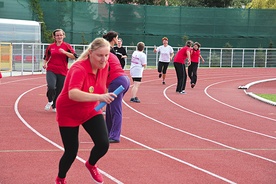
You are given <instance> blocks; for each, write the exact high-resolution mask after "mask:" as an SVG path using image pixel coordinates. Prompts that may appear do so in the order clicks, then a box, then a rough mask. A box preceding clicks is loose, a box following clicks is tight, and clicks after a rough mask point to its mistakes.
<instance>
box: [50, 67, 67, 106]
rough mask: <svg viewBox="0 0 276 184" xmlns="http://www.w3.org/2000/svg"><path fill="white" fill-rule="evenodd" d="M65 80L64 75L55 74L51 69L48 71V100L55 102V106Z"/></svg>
mask: <svg viewBox="0 0 276 184" xmlns="http://www.w3.org/2000/svg"><path fill="white" fill-rule="evenodd" d="M64 80H65V76H64V75H60V74H55V73H54V72H51V71H47V73H46V81H47V87H48V89H47V94H46V96H47V98H48V102H53V105H52V107H53V108H56V100H57V97H58V95H59V94H60V92H61V90H62V88H63V84H64Z"/></svg>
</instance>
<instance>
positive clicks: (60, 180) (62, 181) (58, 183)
mask: <svg viewBox="0 0 276 184" xmlns="http://www.w3.org/2000/svg"><path fill="white" fill-rule="evenodd" d="M66 183H67V182H66V180H65V178H59V177H57V178H56V181H55V184H66Z"/></svg>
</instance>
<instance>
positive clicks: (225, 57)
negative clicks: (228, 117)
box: [2, 43, 276, 72]
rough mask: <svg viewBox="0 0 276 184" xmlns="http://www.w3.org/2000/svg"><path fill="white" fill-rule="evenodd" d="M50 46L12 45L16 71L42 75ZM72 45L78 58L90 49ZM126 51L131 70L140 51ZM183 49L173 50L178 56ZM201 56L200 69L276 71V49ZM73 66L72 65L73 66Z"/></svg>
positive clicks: (152, 62) (152, 60)
mask: <svg viewBox="0 0 276 184" xmlns="http://www.w3.org/2000/svg"><path fill="white" fill-rule="evenodd" d="M48 45H49V44H44V43H41V44H38V43H12V71H21V72H24V71H28V72H37V71H42V70H43V69H42V63H43V55H44V51H45V49H46V47H47V46H48ZM71 45H72V47H73V48H74V49H75V50H76V53H77V54H78V55H80V54H81V53H82V52H83V51H84V50H85V49H86V48H87V45H76V44H75V45H74V44H71ZM124 47H125V49H126V51H127V55H128V57H127V59H126V69H127V68H128V67H129V64H130V59H131V55H132V53H133V51H134V50H136V47H135V46H124ZM180 48H181V47H173V49H174V52H175V54H176V53H177V51H178V50H179V49H180ZM144 52H145V53H146V55H147V62H148V67H153V68H154V67H156V66H157V63H158V57H159V56H158V54H156V53H154V52H153V46H146V48H145V51H144ZM201 55H202V57H203V58H204V60H205V63H204V64H203V63H200V65H199V66H200V67H276V49H270V48H201ZM72 62H73V61H70V63H72ZM171 66H172V65H171ZM2 70H3V69H2Z"/></svg>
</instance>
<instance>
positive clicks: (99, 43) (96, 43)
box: [76, 38, 110, 62]
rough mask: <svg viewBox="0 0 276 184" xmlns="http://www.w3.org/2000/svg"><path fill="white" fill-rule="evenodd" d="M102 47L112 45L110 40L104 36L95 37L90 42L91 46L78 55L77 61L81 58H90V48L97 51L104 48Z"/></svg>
mask: <svg viewBox="0 0 276 184" xmlns="http://www.w3.org/2000/svg"><path fill="white" fill-rule="evenodd" d="M102 47H110V44H109V42H108V41H107V40H106V39H104V38H96V39H94V40H93V41H92V42H91V43H90V44H89V46H88V47H87V49H86V50H85V51H83V52H82V53H81V55H80V57H78V59H77V60H76V62H77V61H80V60H84V59H87V58H88V54H89V50H92V51H95V50H97V49H99V48H102Z"/></svg>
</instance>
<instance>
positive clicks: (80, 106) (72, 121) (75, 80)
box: [56, 59, 108, 127]
mask: <svg viewBox="0 0 276 184" xmlns="http://www.w3.org/2000/svg"><path fill="white" fill-rule="evenodd" d="M107 75H108V63H107V64H106V66H105V68H103V69H99V70H98V72H97V74H96V75H95V74H93V73H92V66H91V63H90V60H89V59H87V60H84V61H77V62H76V63H74V64H73V65H72V66H71V68H70V69H69V72H68V74H67V76H66V79H65V82H64V87H63V89H62V91H61V94H60V95H59V96H58V99H57V103H56V106H57V116H56V119H57V121H58V124H59V126H62V127H76V126H79V125H81V124H82V123H84V122H86V121H87V120H89V119H91V118H92V117H94V116H95V115H98V114H101V113H102V112H101V111H98V112H96V111H95V110H94V108H95V107H96V106H97V105H98V104H99V101H95V102H77V101H73V100H71V99H69V91H70V90H71V89H75V88H77V89H80V90H81V91H84V92H87V93H96V94H104V93H106V80H107Z"/></svg>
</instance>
